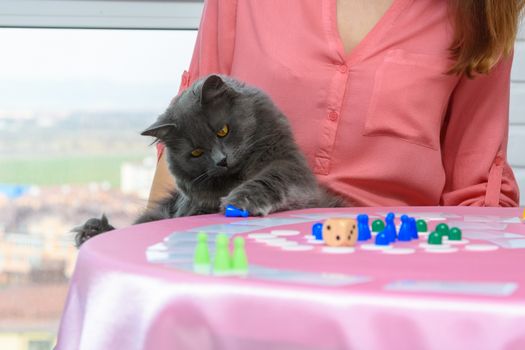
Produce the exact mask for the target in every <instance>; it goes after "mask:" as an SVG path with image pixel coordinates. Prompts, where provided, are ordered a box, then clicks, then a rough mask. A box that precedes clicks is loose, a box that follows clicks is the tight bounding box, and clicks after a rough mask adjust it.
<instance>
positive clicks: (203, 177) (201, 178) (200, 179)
mask: <svg viewBox="0 0 525 350" xmlns="http://www.w3.org/2000/svg"><path fill="white" fill-rule="evenodd" d="M208 177H209V175H208V171H205V172H203V173H202V174H200V175H199V176H197V177H196V178H194V179H193V180H191V185H197V184H199V183H200V182H203V181H204V180H206V179H207V178H208Z"/></svg>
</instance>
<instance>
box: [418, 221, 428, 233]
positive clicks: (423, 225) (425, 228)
mask: <svg viewBox="0 0 525 350" xmlns="http://www.w3.org/2000/svg"><path fill="white" fill-rule="evenodd" d="M416 226H417V232H428V225H427V222H426V221H425V220H422V219H419V220H417V221H416Z"/></svg>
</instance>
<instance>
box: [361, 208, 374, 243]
mask: <svg viewBox="0 0 525 350" xmlns="http://www.w3.org/2000/svg"><path fill="white" fill-rule="evenodd" d="M357 233H358V236H357V240H358V241H368V240H369V239H370V238H372V233H371V232H370V226H369V225H368V215H366V214H360V215H357Z"/></svg>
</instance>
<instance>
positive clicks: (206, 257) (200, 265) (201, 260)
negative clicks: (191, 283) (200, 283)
mask: <svg viewBox="0 0 525 350" xmlns="http://www.w3.org/2000/svg"><path fill="white" fill-rule="evenodd" d="M193 270H194V271H195V272H196V273H201V274H209V273H210V252H209V249H208V235H207V234H205V233H203V232H199V234H198V235H197V246H196V247H195V255H194V256H193Z"/></svg>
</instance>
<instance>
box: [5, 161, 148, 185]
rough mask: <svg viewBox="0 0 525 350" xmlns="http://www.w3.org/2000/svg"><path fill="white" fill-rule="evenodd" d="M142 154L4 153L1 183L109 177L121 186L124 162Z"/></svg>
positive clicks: (72, 181) (50, 182) (67, 181)
mask: <svg viewBox="0 0 525 350" xmlns="http://www.w3.org/2000/svg"><path fill="white" fill-rule="evenodd" d="M143 158H144V155H143V154H134V155H130V154H120V155H113V154H112V155H82V156H78V155H77V156H73V155H71V156H63V157H49V158H45V157H38V158H26V157H24V158H21V157H17V158H10V159H9V158H5V157H3V158H0V183H4V184H25V185H38V186H49V185H64V184H85V183H89V182H103V181H108V182H109V183H110V184H111V186H112V187H118V186H119V185H120V167H121V165H122V164H123V163H124V162H130V161H141V160H142V159H143Z"/></svg>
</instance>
